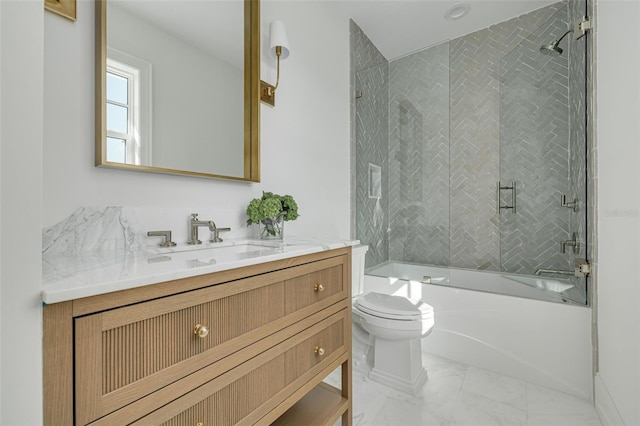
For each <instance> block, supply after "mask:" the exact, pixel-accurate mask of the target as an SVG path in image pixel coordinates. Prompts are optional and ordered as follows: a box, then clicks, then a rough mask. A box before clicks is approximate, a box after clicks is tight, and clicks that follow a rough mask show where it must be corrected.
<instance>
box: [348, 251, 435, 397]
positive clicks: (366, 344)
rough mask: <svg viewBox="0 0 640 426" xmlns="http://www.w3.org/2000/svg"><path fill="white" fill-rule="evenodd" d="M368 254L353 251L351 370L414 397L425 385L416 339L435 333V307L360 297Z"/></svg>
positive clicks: (398, 299) (385, 297)
mask: <svg viewBox="0 0 640 426" xmlns="http://www.w3.org/2000/svg"><path fill="white" fill-rule="evenodd" d="M367 250H368V247H367V246H364V245H359V246H355V247H353V248H352V265H353V275H352V287H353V289H352V295H351V296H352V298H353V304H352V313H353V315H352V317H353V337H354V339H353V340H354V342H353V348H354V357H353V367H354V369H355V370H356V371H359V372H360V373H363V374H366V375H368V376H369V377H370V378H371V379H372V380H375V381H377V382H380V383H383V384H385V385H387V386H390V387H393V388H395V389H399V390H401V391H404V392H407V393H410V394H412V395H417V394H419V393H420V390H421V389H422V387H423V386H424V383H425V382H426V381H427V370H426V369H425V368H424V367H423V365H422V350H421V345H420V340H421V339H422V338H423V337H425V336H427V335H428V334H429V333H430V332H431V330H432V329H433V325H434V317H433V308H432V307H431V306H429V305H427V304H426V303H424V302H422V301H420V300H413V299H409V298H407V297H404V296H393V295H389V294H381V293H373V292H371V293H364V258H365V254H366V252H367ZM371 350H373V353H371V352H372V351H371Z"/></svg>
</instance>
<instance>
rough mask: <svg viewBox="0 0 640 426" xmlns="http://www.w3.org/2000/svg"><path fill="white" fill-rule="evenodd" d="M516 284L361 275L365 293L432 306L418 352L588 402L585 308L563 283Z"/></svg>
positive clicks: (491, 278)
mask: <svg viewBox="0 0 640 426" xmlns="http://www.w3.org/2000/svg"><path fill="white" fill-rule="evenodd" d="M424 277H430V280H431V284H425V283H423V282H422V281H426V279H425V278H424ZM520 279H521V277H513V276H503V275H502V274H500V273H493V272H483V271H471V270H463V269H454V268H451V269H448V268H438V267H431V266H421V265H415V264H406V263H400V262H388V263H385V264H383V265H380V266H377V267H374V268H370V269H368V270H366V272H365V281H364V290H365V292H369V291H377V292H380V293H387V294H398V295H403V296H408V297H411V298H419V299H421V300H423V301H424V302H426V303H428V304H429V305H431V306H433V308H434V312H435V323H436V324H435V327H434V329H433V332H432V333H431V334H430V335H429V336H428V337H426V338H425V339H423V342H422V347H423V350H424V351H425V352H429V353H433V354H436V355H440V356H443V357H446V358H449V359H453V360H456V361H459V362H463V363H465V364H469V365H475V366H478V367H481V368H485V369H488V370H492V371H495V372H498V373H501V374H505V375H508V376H511V377H515V378H518V379H523V380H526V381H529V382H532V383H537V384H540V385H542V386H547V387H550V388H554V389H558V390H560V391H563V392H567V393H570V394H572V395H575V396H579V397H581V398H585V399H591V395H592V371H591V370H592V368H591V309H590V308H589V307H586V306H583V305H578V304H574V303H572V302H571V301H569V300H567V299H566V298H564V297H563V292H566V291H567V290H569V292H570V291H571V289H569V288H568V287H566V286H567V285H569V284H568V281H562V280H553V281H550V282H545V281H541V282H538V281H537V280H541V278H539V277H529V278H528V279H531V280H532V281H531V283H529V284H528V285H525V284H524V283H521V282H518V281H516V280H520ZM436 283H437V284H439V285H435V284H436ZM534 286H540V287H544V289H540V288H536V287H534ZM551 290H562V291H561V292H558V291H555V292H554V291H551ZM554 302H560V303H554Z"/></svg>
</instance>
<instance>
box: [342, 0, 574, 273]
mask: <svg viewBox="0 0 640 426" xmlns="http://www.w3.org/2000/svg"><path fill="white" fill-rule="evenodd" d="M582 1H584V0H569V3H574V2H582ZM572 7H575V8H576V10H577V8H578V7H579V6H576V5H575V4H572ZM567 28H568V10H567V3H566V2H561V3H557V4H554V5H551V6H548V7H545V8H543V9H539V10H536V11H533V12H531V13H529V14H526V15H523V16H520V17H517V18H514V19H512V20H510V21H507V22H503V23H500V24H497V25H494V26H492V27H489V28H486V29H483V30H481V31H477V32H475V33H472V34H469V35H466V36H464V37H461V38H458V39H455V40H452V41H450V42H448V43H443V44H441V45H438V46H434V47H431V48H428V49H425V50H423V51H421V52H417V53H415V54H412V55H409V56H407V57H403V58H400V59H397V60H394V61H392V62H391V63H390V64H389V66H388V69H387V73H388V74H387V75H386V77H385V67H384V63H383V62H379V61H382V59H381V55H378V54H376V53H375V52H376V51H377V50H375V46H373V45H372V44H371V42H370V41H369V40H368V39H366V36H365V35H364V34H363V33H362V32H361V30H360V29H359V28H357V25H355V24H353V27H352V49H353V50H352V52H353V54H354V57H353V58H352V61H353V64H352V65H353V67H355V68H353V70H354V71H353V73H352V74H353V75H354V80H355V79H356V77H355V75H356V73H357V84H356V85H357V86H358V88H364V89H361V90H362V91H363V97H362V98H360V99H358V100H357V101H355V102H356V103H355V105H356V113H355V123H356V125H355V126H353V127H354V129H355V131H356V133H357V135H355V136H354V137H355V139H356V142H355V151H356V159H355V160H354V164H355V165H356V166H355V167H356V171H355V173H354V176H355V180H356V181H357V182H356V184H355V187H356V199H357V200H356V201H355V202H356V204H357V209H356V215H355V219H354V220H355V222H356V223H355V228H356V236H357V238H359V239H360V240H361V241H362V242H363V243H367V244H369V245H370V247H372V248H373V250H371V252H370V254H369V255H368V256H367V266H372V265H375V264H377V263H380V262H383V261H386V260H389V259H390V260H399V261H407V262H415V263H427V264H436V265H451V266H454V267H462V268H470V269H485V270H495V271H500V270H505V271H510V272H516V273H526V274H532V273H533V272H534V271H535V269H537V268H541V267H543V268H554V269H567V268H569V267H570V266H571V262H572V259H573V257H574V256H573V254H571V255H569V254H567V255H565V256H561V255H560V242H561V241H562V240H566V239H569V236H570V233H571V232H573V231H574V230H575V232H578V233H580V232H584V228H585V227H586V226H585V225H584V213H583V212H582V213H580V214H576V215H574V214H573V213H572V212H571V211H570V209H567V208H562V207H561V206H560V198H561V195H562V194H566V195H567V197H568V198H569V199H572V198H573V197H574V195H573V194H578V193H579V192H580V187H579V183H580V181H584V180H585V174H584V173H585V172H584V164H585V157H584V150H583V152H582V154H579V151H578V148H579V143H580V142H579V139H580V134H582V136H581V138H582V139H581V140H582V143H583V144H584V133H583V132H584V129H580V123H578V121H579V120H580V116H581V114H582V117H583V118H584V79H583V77H579V78H577V79H576V80H575V81H574V80H573V77H572V79H568V77H567V76H568V72H569V71H571V72H573V70H577V68H579V67H580V64H579V62H578V60H579V58H574V57H573V56H574V52H572V50H571V47H570V46H567V45H566V44H564V43H565V42H567V41H568V40H567V39H565V40H563V45H562V46H563V48H565V54H563V55H562V56H560V57H548V56H544V55H541V54H540V53H539V52H538V49H539V47H540V45H542V44H548V43H550V42H551V41H553V40H554V39H556V38H558V37H559V36H560V35H562V34H563V33H564V31H566V29H567ZM356 38H357V40H358V42H356V41H355V39H356ZM567 38H569V37H567ZM570 42H571V43H573V40H571V41H570ZM576 50H577V49H576ZM366 52H368V53H366ZM378 53H379V52H378ZM583 61H584V59H583ZM356 62H357V64H356ZM581 66H582V68H583V69H584V62H582V65H581ZM576 72H577V71H576ZM583 74H584V73H583ZM385 78H386V80H385ZM581 78H582V86H583V87H582V93H583V99H582V100H580V99H579V98H578V99H575V100H574V99H572V100H571V102H569V96H573V94H574V93H573V92H575V91H577V90H579V89H580V87H579V85H580V83H578V81H580V79H581ZM385 81H386V83H385ZM385 84H386V85H387V86H385ZM385 90H386V91H388V108H387V109H386V110H385V107H384V105H383V102H382V99H383V98H384V93H382V92H384V91H385ZM367 96H368V97H369V99H367ZM569 108H571V111H570V110H569ZM579 109H581V111H582V112H578V110H579ZM377 114H379V115H377ZM385 120H388V121H387V123H388V125H387V129H386V131H387V132H388V141H387V144H388V145H387V150H388V151H387V152H386V154H385V152H384V148H385V147H384V146H383V143H382V142H381V140H382V136H381V134H383V133H384V132H385V125H384V121H385ZM583 124H584V122H583ZM583 127H584V126H583ZM580 155H582V157H580ZM369 163H373V164H377V165H379V166H381V167H382V170H383V185H387V187H386V188H385V187H383V193H382V194H383V195H382V198H381V199H380V200H371V199H368V198H367V197H365V195H368V192H367V191H368V186H367V178H368V176H367V172H368V165H369ZM500 180H501V181H503V183H510V182H511V181H513V180H515V181H516V182H517V183H518V213H517V214H515V215H513V214H512V213H510V212H509V211H506V212H505V213H504V214H503V215H498V213H497V206H496V204H497V200H496V183H497V182H498V181H500ZM582 191H583V195H582V197H583V198H584V186H582ZM503 195H504V199H503V204H506V203H507V202H508V201H510V200H509V198H508V197H507V192H504V194H503ZM575 197H576V198H580V196H579V195H576V196H575ZM387 208H388V210H387ZM380 210H382V211H380ZM580 215H581V219H578V218H577V217H574V216H580ZM579 220H582V222H583V224H582V225H581V224H580V222H579ZM387 230H388V231H389V234H388V233H387ZM579 238H584V237H582V236H580V237H579ZM385 250H386V252H385Z"/></svg>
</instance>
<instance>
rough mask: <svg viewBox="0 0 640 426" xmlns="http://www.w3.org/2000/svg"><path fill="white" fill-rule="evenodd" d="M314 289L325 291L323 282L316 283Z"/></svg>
mask: <svg viewBox="0 0 640 426" xmlns="http://www.w3.org/2000/svg"><path fill="white" fill-rule="evenodd" d="M313 290H314V291H317V292H318V293H319V292H321V291H324V286H323V285H322V284H316V285H314V286H313Z"/></svg>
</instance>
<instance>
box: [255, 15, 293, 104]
mask: <svg viewBox="0 0 640 426" xmlns="http://www.w3.org/2000/svg"><path fill="white" fill-rule="evenodd" d="M269 52H270V53H271V54H272V55H273V54H275V56H276V58H277V61H278V63H277V71H276V85H275V86H273V85H271V84H269V83H266V82H264V81H262V80H260V100H261V101H262V102H264V103H267V104H269V105H271V106H275V104H276V89H277V88H278V84H279V83H280V59H286V58H287V57H288V56H289V40H287V31H286V30H285V28H284V23H283V22H282V21H273V22H272V23H271V25H269Z"/></svg>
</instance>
